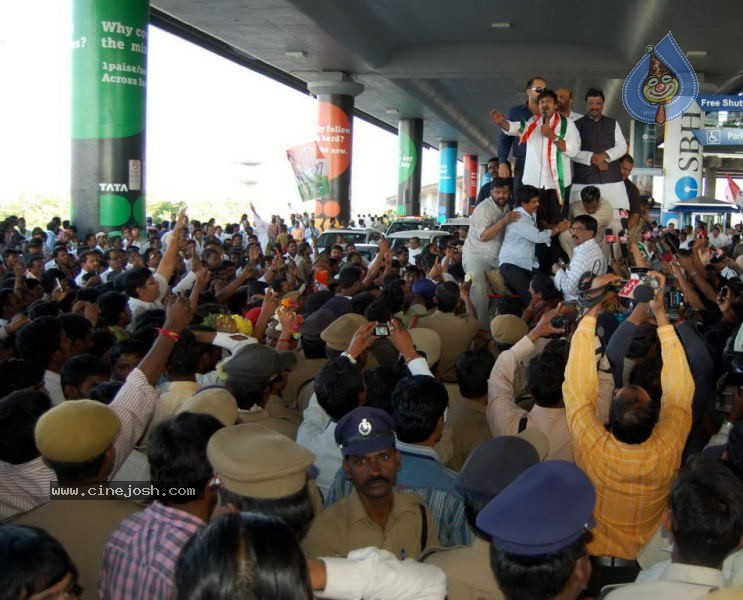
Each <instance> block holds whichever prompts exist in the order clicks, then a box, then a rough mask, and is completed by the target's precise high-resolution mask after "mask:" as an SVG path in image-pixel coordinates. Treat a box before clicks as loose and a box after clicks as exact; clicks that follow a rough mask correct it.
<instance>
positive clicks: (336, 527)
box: [302, 490, 439, 559]
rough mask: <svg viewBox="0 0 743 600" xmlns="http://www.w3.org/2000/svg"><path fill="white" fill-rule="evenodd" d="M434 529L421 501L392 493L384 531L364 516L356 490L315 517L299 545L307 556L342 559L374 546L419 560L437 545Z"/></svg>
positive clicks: (420, 499)
mask: <svg viewBox="0 0 743 600" xmlns="http://www.w3.org/2000/svg"><path fill="white" fill-rule="evenodd" d="M438 543H439V542H438V539H437V537H436V530H435V529H434V525H433V522H432V520H431V515H430V513H429V511H428V508H427V507H426V505H425V503H424V502H423V499H422V498H421V497H420V496H418V495H416V494H407V493H397V492H395V494H394V501H393V505H392V512H391V513H390V515H389V517H388V518H387V523H386V525H385V526H384V528H382V527H380V526H379V525H377V524H376V523H374V522H373V521H372V520H371V519H370V518H369V517H368V515H367V514H366V509H365V508H364V505H363V504H362V503H361V499H360V498H359V496H358V494H357V493H356V490H354V491H353V492H352V493H351V494H350V495H349V496H345V497H344V498H341V499H340V500H339V501H338V502H336V503H335V504H333V505H332V506H330V507H329V508H327V509H326V510H325V511H324V512H322V513H320V514H319V515H317V516H316V517H315V520H314V521H313V522H312V525H311V527H310V530H309V532H308V533H307V536H306V537H305V539H304V541H303V542H302V550H304V552H305V554H306V555H307V556H309V557H313V558H314V557H318V556H346V555H347V554H348V553H349V552H351V551H352V550H355V549H357V548H364V547H366V546H376V547H377V548H382V549H383V550H388V551H390V552H392V554H394V555H395V556H397V557H400V558H413V559H418V558H420V556H421V554H422V553H423V550H425V548H427V547H429V546H436V545H438Z"/></svg>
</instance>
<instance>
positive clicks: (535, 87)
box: [529, 86, 544, 92]
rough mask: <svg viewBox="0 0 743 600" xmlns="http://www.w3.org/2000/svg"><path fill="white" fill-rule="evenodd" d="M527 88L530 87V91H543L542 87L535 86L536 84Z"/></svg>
mask: <svg viewBox="0 0 743 600" xmlns="http://www.w3.org/2000/svg"><path fill="white" fill-rule="evenodd" d="M529 89H530V90H531V91H532V92H543V91H544V88H543V87H537V86H532V87H530V88H529Z"/></svg>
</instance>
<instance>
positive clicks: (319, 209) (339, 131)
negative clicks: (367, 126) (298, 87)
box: [307, 72, 364, 228]
mask: <svg viewBox="0 0 743 600" xmlns="http://www.w3.org/2000/svg"><path fill="white" fill-rule="evenodd" d="M307 88H308V89H309V90H310V92H311V93H313V94H314V95H315V96H316V97H317V106H318V116H317V138H316V139H317V145H318V147H319V149H320V153H321V154H322V156H323V157H324V158H325V160H326V161H327V163H326V164H327V177H328V193H327V195H326V196H324V197H322V198H320V199H318V200H317V201H316V202H315V209H314V211H313V213H314V215H315V220H316V222H317V224H318V225H319V226H320V227H321V228H324V227H325V226H326V225H327V224H328V223H329V222H330V220H331V219H335V220H336V221H340V223H341V224H344V225H345V224H347V223H348V221H350V219H351V147H352V140H353V107H354V97H355V96H358V95H359V94H360V93H361V92H363V90H364V86H363V85H361V84H360V83H356V82H355V81H353V80H352V79H351V77H350V76H349V75H348V74H346V73H341V72H322V73H318V74H317V78H316V80H315V81H312V82H310V83H308V84H307Z"/></svg>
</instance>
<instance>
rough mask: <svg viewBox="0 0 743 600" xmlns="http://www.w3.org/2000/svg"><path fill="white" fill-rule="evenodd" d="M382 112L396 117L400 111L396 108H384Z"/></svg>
mask: <svg viewBox="0 0 743 600" xmlns="http://www.w3.org/2000/svg"><path fill="white" fill-rule="evenodd" d="M384 112H386V113H387V114H388V115H397V114H400V111H399V110H398V109H396V108H385V109H384Z"/></svg>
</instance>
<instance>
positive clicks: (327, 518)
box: [302, 406, 438, 559]
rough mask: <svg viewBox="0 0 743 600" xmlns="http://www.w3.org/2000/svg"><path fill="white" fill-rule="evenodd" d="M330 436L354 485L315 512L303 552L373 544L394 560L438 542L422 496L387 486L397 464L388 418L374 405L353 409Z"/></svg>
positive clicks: (340, 552) (332, 552) (338, 552)
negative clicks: (332, 436)
mask: <svg viewBox="0 0 743 600" xmlns="http://www.w3.org/2000/svg"><path fill="white" fill-rule="evenodd" d="M335 440H336V442H337V443H338V445H339V446H340V449H341V453H342V454H343V471H344V473H345V475H346V477H347V478H348V479H349V480H350V481H351V483H353V487H354V490H353V492H351V494H350V495H349V496H344V497H343V498H341V499H340V500H338V501H337V502H335V503H334V504H332V505H331V506H329V507H328V508H327V509H326V510H325V511H323V512H321V513H320V514H318V515H317V516H316V517H315V519H314V520H313V522H312V525H311V526H310V530H309V532H308V533H307V536H306V537H305V538H304V541H303V542H302V549H303V550H304V553H305V554H306V555H307V556H308V557H310V558H314V557H318V556H346V555H347V554H348V553H349V552H351V551H352V550H354V549H356V548H364V547H366V546H376V547H377V548H382V549H383V550H388V551H390V552H392V554H394V555H395V556H396V557H399V558H400V559H405V558H413V559H418V558H419V557H420V556H421V554H422V553H423V550H425V549H426V548H427V547H429V546H435V545H438V539H437V537H436V530H435V528H434V525H433V522H432V520H431V515H430V513H429V511H428V507H427V506H426V505H425V503H424V502H423V499H422V498H421V497H420V496H418V495H416V494H408V493H397V492H395V491H394V489H393V488H394V486H395V483H396V481H397V471H399V470H400V466H401V465H400V453H399V452H398V450H397V449H396V448H395V423H394V420H393V419H392V417H391V416H390V415H389V414H388V413H386V412H385V411H383V410H381V409H378V408H371V407H365V406H361V407H359V408H356V409H354V410H352V411H351V412H350V413H348V414H347V415H346V416H345V417H343V418H342V419H341V420H340V421H338V425H337V426H336V429H335Z"/></svg>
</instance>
